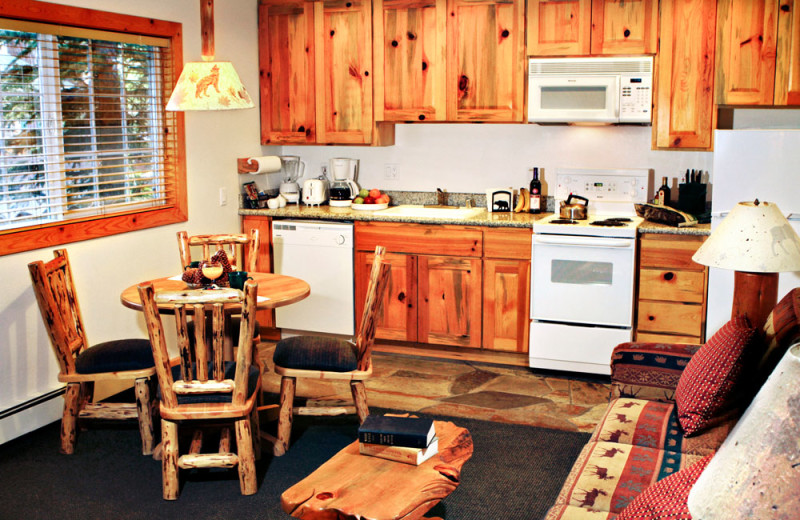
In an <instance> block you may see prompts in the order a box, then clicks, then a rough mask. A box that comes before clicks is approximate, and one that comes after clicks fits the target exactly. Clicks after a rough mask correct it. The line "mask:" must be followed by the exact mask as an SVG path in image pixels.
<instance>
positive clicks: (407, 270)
mask: <svg viewBox="0 0 800 520" xmlns="http://www.w3.org/2000/svg"><path fill="white" fill-rule="evenodd" d="M374 256H375V254H374V253H370V252H366V251H358V252H357V253H356V269H355V278H356V320H357V322H356V323H357V325H358V326H359V327H360V326H361V316H362V314H363V313H364V301H365V300H366V297H367V284H368V282H369V273H370V270H371V269H372V258H373V257H374ZM385 259H386V261H387V262H388V263H389V265H390V266H391V269H390V271H389V280H388V282H387V283H388V287H387V288H386V294H385V296H384V302H383V311H382V313H381V315H380V316H378V322H377V323H378V325H377V328H376V330H375V337H376V338H379V339H391V340H398V341H417V284H416V280H417V264H416V259H417V257H416V256H414V255H403V254H397V253H386V256H385Z"/></svg>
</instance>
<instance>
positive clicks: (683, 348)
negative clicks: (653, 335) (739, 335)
mask: <svg viewBox="0 0 800 520" xmlns="http://www.w3.org/2000/svg"><path fill="white" fill-rule="evenodd" d="M700 347H701V345H690V344H671V343H622V344H620V345H617V346H616V347H615V348H614V352H613V353H612V355H611V397H612V398H615V397H636V398H639V399H648V400H651V401H664V402H672V400H673V399H674V397H675V388H677V386H678V380H680V378H681V373H683V369H684V368H686V365H688V364H689V360H690V359H691V358H692V356H693V355H694V353H695V352H697V351H698V350H699V349H700Z"/></svg>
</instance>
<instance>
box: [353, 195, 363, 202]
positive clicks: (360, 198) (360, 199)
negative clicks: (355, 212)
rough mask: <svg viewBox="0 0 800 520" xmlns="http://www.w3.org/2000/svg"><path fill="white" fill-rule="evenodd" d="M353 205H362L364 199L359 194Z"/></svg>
mask: <svg viewBox="0 0 800 520" xmlns="http://www.w3.org/2000/svg"><path fill="white" fill-rule="evenodd" d="M353 204H364V197H362V196H361V195H360V194H359V196H358V197H356V198H354V199H353Z"/></svg>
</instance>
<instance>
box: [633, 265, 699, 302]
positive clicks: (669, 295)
mask: <svg viewBox="0 0 800 520" xmlns="http://www.w3.org/2000/svg"><path fill="white" fill-rule="evenodd" d="M705 278H706V275H705V273H704V272H702V271H680V270H676V269H642V270H640V271H639V298H641V299H643V300H667V301H673V302H687V303H703V297H704V296H705V287H706V284H705Z"/></svg>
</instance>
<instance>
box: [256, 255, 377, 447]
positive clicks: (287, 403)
mask: <svg viewBox="0 0 800 520" xmlns="http://www.w3.org/2000/svg"><path fill="white" fill-rule="evenodd" d="M385 253H386V251H385V248H384V247H382V246H378V247H376V248H375V256H374V258H373V261H372V269H371V271H370V277H369V284H368V286H367V298H366V302H365V304H364V313H363V315H362V317H361V326H360V328H359V329H358V334H357V335H356V338H355V342H351V341H346V340H342V339H338V338H331V337H323V336H295V337H291V338H287V339H283V340H281V341H279V342H278V344H277V345H276V347H275V353H274V355H273V362H274V365H275V373H276V374H278V375H280V376H281V390H280V411H279V415H278V432H277V433H278V435H277V438H271V436H269V435H268V434H267V435H264V437H266V438H267V439H268V440H270V441H272V442H273V453H274V455H276V456H280V455H283V454H284V453H286V450H288V448H289V441H290V437H291V430H292V416H293V415H341V414H346V413H357V414H358V419H359V422H364V419H366V417H367V415H369V407H368V406H367V393H366V389H365V387H364V380H366V379H368V378H369V377H370V376H371V375H372V345H373V343H374V341H375V326H376V321H377V319H378V317H379V316H380V313H381V311H382V308H383V299H384V298H383V295H384V292H385V289H386V285H387V279H388V275H389V269H390V267H389V264H388V263H386V262H385V261H384V256H385ZM297 378H310V379H332V380H345V381H347V380H349V381H350V391H351V393H352V396H353V401H354V404H355V407H349V406H348V407H342V406H335V407H327V409H326V407H321V406H320V407H316V406H315V407H295V406H294V397H295V388H296V379H297Z"/></svg>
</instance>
